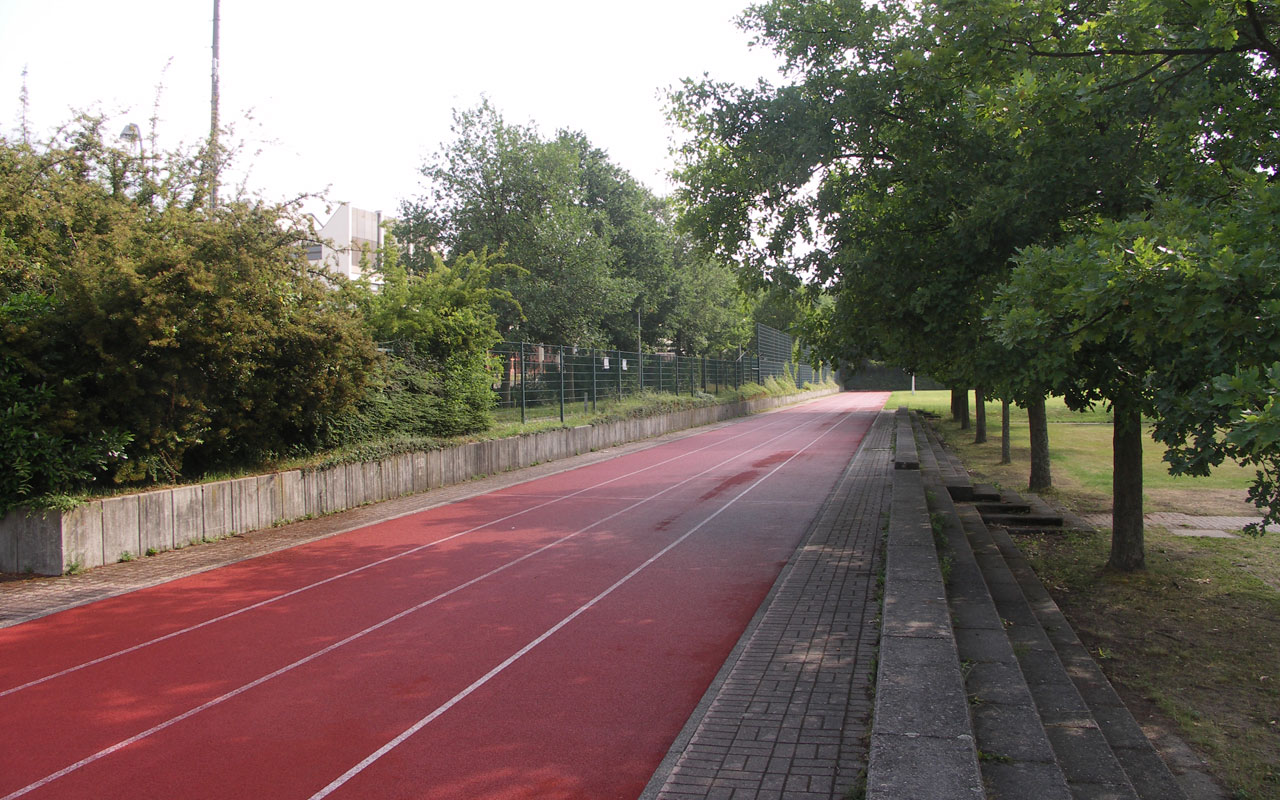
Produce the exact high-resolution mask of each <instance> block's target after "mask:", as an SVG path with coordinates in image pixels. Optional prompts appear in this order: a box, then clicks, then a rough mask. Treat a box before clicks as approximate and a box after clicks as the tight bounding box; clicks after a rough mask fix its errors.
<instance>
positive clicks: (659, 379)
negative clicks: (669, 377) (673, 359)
mask: <svg viewBox="0 0 1280 800" xmlns="http://www.w3.org/2000/svg"><path fill="white" fill-rule="evenodd" d="M658 391H662V356H658Z"/></svg>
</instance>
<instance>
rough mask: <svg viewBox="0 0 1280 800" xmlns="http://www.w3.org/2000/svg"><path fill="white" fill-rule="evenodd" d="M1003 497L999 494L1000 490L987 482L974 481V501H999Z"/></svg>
mask: <svg viewBox="0 0 1280 800" xmlns="http://www.w3.org/2000/svg"><path fill="white" fill-rule="evenodd" d="M1003 499H1004V497H1003V496H1001V494H1000V490H999V489H997V488H996V487H994V486H992V485H990V484H988V483H975V484H974V485H973V500H974V502H975V503H999V502H1000V501H1001V500H1003Z"/></svg>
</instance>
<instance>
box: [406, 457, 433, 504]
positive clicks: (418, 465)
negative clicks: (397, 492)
mask: <svg viewBox="0 0 1280 800" xmlns="http://www.w3.org/2000/svg"><path fill="white" fill-rule="evenodd" d="M410 458H411V459H412V462H413V492H414V494H417V493H418V492H425V491H426V490H427V489H430V488H431V482H430V480H429V479H428V471H427V454H426V453H412V454H410Z"/></svg>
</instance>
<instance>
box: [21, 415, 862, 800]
mask: <svg viewBox="0 0 1280 800" xmlns="http://www.w3.org/2000/svg"><path fill="white" fill-rule="evenodd" d="M885 399H886V395H884V394H840V395H835V396H831V397H827V398H823V399H821V400H818V401H814V402H811V403H808V404H805V405H802V406H796V407H792V408H790V409H786V410H784V411H780V412H775V413H771V414H764V415H760V416H756V417H751V418H748V419H746V420H742V421H739V422H737V423H735V424H732V425H729V426H725V427H721V428H718V429H715V430H710V431H706V432H703V433H700V434H698V435H695V436H690V437H687V438H683V439H680V440H677V441H671V442H668V443H665V444H662V445H659V446H656V447H652V448H648V449H645V450H642V451H639V452H635V453H632V454H629V455H626V456H621V457H618V458H614V459H610V460H607V461H603V462H599V463H596V464H593V465H591V466H587V467H582V468H579V469H575V470H571V471H566V472H562V473H559V474H556V475H552V476H548V477H545V478H541V479H538V480H534V481H530V482H527V483H522V484H519V485H516V486H512V487H510V488H507V489H503V490H499V491H496V492H492V493H490V494H485V495H481V496H477V497H473V498H470V499H467V500H463V501H459V502H456V503H451V504H449V505H445V506H441V507H438V508H434V509H431V510H428V511H425V512H422V513H419V514H414V515H411V516H407V517H402V518H399V519H394V520H389V521H386V522H382V523H379V524H375V525H371V526H369V527H367V528H363V529H361V530H358V531H354V532H351V533H347V534H343V535H340V536H334V537H331V538H329V539H325V540H322V541H318V542H314V543H311V544H308V545H303V546H300V547H296V548H292V549H290V550H286V551H281V552H279V553H275V554H272V555H269V556H264V557H261V558H257V559H253V560H251V561H246V562H242V563H239V564H234V565H232V566H228V567H224V568H221V569H218V570H214V571H211V572H207V573H203V574H200V575H196V576H192V577H189V578H184V579H181V580H176V581H172V582H170V583H166V584H163V585H160V586H156V587H152V588H149V589H144V590H140V591H136V592H132V593H130V594H127V595H122V596H120V597H116V598H112V599H109V600H105V601H102V602H98V603H94V604H92V605H89V606H84V607H81V608H76V609H72V610H69V611H65V612H62V613H59V614H54V615H51V616H49V617H45V618H43V619H39V620H36V621H33V622H29V623H26V624H22V625H17V626H14V627H12V628H7V629H3V630H0V800H16V798H19V797H23V798H31V799H32V800H37V799H38V798H131V799H132V798H166V799H167V800H168V799H172V798H184V799H185V798H300V799H301V800H306V798H312V799H313V800H318V798H322V797H334V798H370V797H376V798H479V797H487V798H540V799H546V798H591V800H599V799H600V798H615V797H616V798H634V797H636V796H637V795H639V794H640V792H641V791H642V790H643V788H644V786H645V783H646V782H647V781H648V779H649V776H650V775H651V773H652V772H653V770H654V769H655V768H656V767H657V765H658V763H659V762H660V761H661V760H662V757H663V756H664V755H665V753H666V750H667V748H668V747H669V746H670V744H671V742H672V741H673V740H674V738H675V736H676V735H677V734H678V733H679V731H680V729H681V727H682V726H683V725H684V722H685V720H686V719H687V718H688V716H689V714H690V713H691V712H692V710H693V708H694V707H695V706H696V705H697V703H698V701H699V699H700V698H701V696H702V694H703V692H704V691H705V690H706V688H707V686H708V685H709V684H710V682H711V680H712V679H713V677H714V676H715V674H716V672H717V670H718V669H719V668H720V665H721V664H722V663H723V662H724V660H725V658H726V657H727V655H728V654H729V652H730V650H731V649H732V648H733V646H734V644H735V643H736V641H737V639H738V637H739V636H740V635H741V632H742V631H743V629H744V628H745V627H746V624H747V623H748V621H749V620H750V618H751V616H752V615H753V614H754V613H755V611H756V609H757V607H758V606H759V604H760V602H761V601H762V599H763V598H764V596H765V595H766V594H767V593H768V590H769V588H770V586H771V585H772V584H773V582H774V580H775V579H776V577H777V575H778V573H779V571H780V570H781V568H782V566H783V565H784V564H785V563H786V561H787V559H788V558H789V557H790V555H791V553H792V551H793V550H794V549H795V547H796V546H797V544H798V543H799V542H800V539H801V537H802V535H803V534H804V532H805V531H806V529H807V528H808V526H809V524H810V523H811V522H812V521H813V518H814V516H815V515H816V513H817V511H818V510H819V508H820V506H821V504H822V502H823V500H824V499H825V498H826V497H827V495H828V494H829V493H830V491H831V489H832V488H833V486H834V484H835V482H836V480H837V479H838V478H839V476H840V474H841V473H842V471H843V470H844V468H845V466H846V465H847V463H848V461H849V459H850V458H851V457H852V456H853V453H854V451H855V450H856V449H857V447H858V444H859V442H860V441H861V439H862V436H863V435H864V433H865V432H866V430H867V428H868V427H869V426H870V424H871V421H872V420H873V418H874V416H875V413H876V412H878V411H879V409H880V408H881V406H882V405H883V403H884V401H885Z"/></svg>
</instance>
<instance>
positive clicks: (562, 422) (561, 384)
mask: <svg viewBox="0 0 1280 800" xmlns="http://www.w3.org/2000/svg"><path fill="white" fill-rule="evenodd" d="M564 366H565V365H564V345H560V424H561V425H563V424H564Z"/></svg>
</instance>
